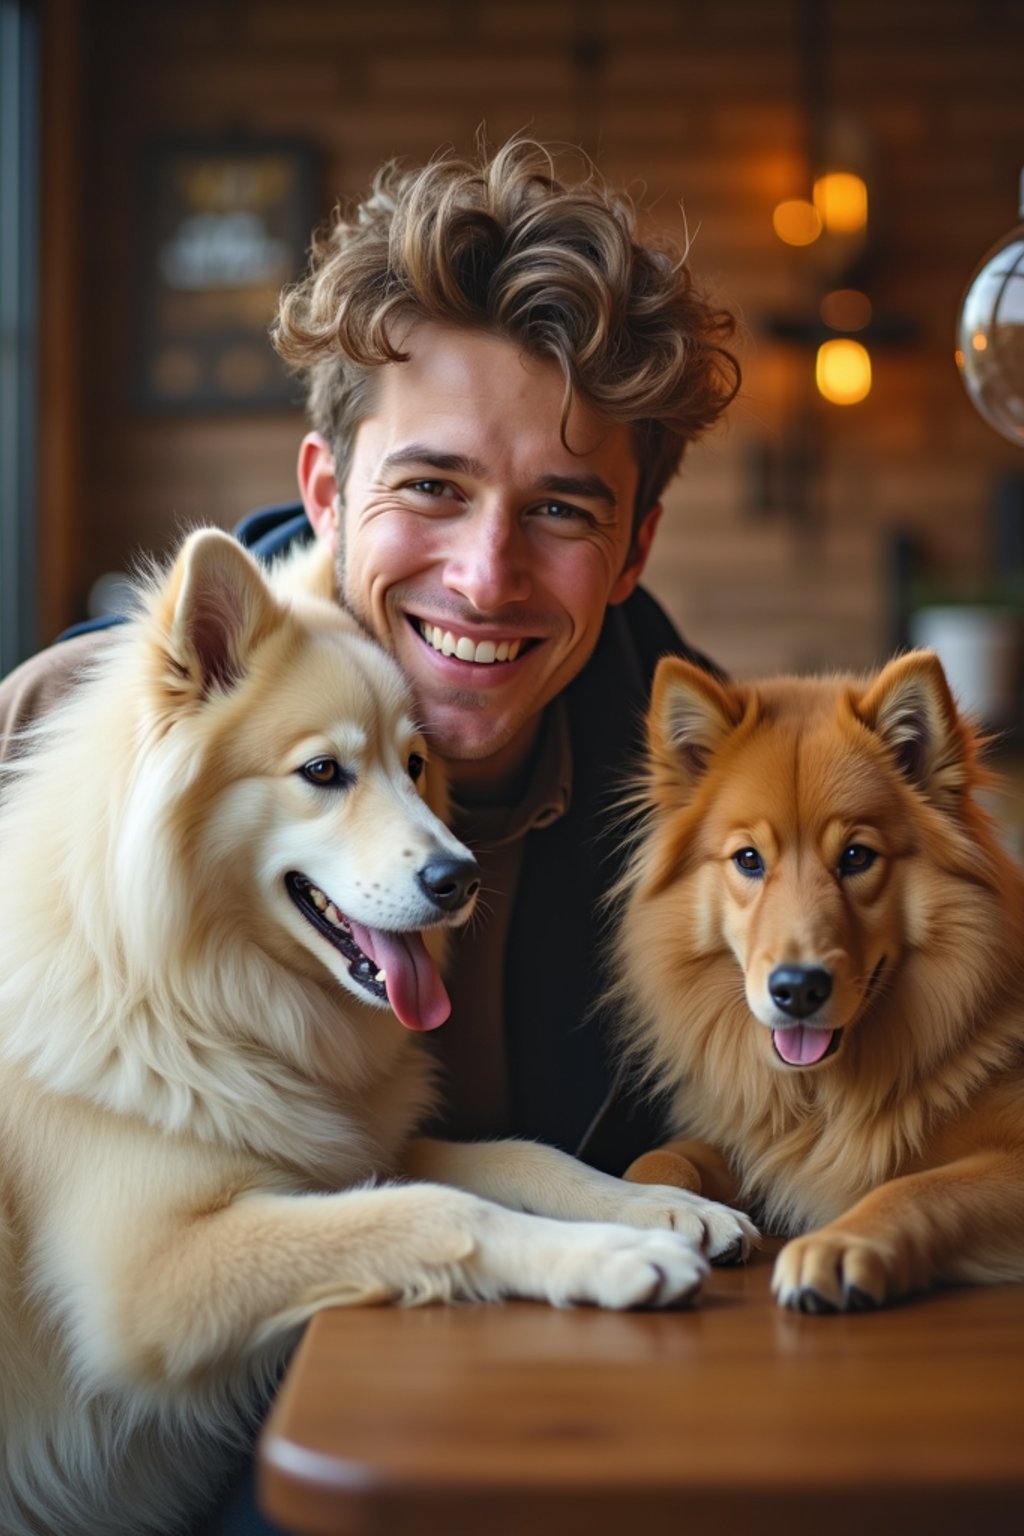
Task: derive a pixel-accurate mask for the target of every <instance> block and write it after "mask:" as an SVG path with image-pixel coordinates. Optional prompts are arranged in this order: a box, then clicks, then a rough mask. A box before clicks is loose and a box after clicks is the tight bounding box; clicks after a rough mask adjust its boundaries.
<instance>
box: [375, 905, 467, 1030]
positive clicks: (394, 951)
mask: <svg viewBox="0 0 1024 1536" xmlns="http://www.w3.org/2000/svg"><path fill="white" fill-rule="evenodd" d="M350 922H351V919H350ZM352 937H353V938H354V939H355V941H356V943H357V944H358V945H359V948H360V949H361V950H362V951H363V953H364V954H366V955H369V957H370V959H371V960H372V961H373V962H374V964H375V965H376V966H377V968H378V970H381V971H383V972H384V985H385V987H386V988H387V994H388V1002H389V1003H390V1004H391V1006H392V1008H393V1009H394V1011H395V1013H396V1014H397V1016H398V1018H399V1020H400V1021H401V1022H402V1023H403V1024H404V1025H405V1027H406V1029H436V1028H437V1027H438V1025H439V1024H443V1023H444V1021H445V1019H446V1018H447V1017H448V1015H449V1014H450V1013H451V1011H452V1005H451V1002H450V1000H449V997H448V993H447V992H446V991H445V989H444V982H443V981H442V980H441V977H440V975H439V973H438V969H437V966H436V965H435V964H434V962H433V960H432V959H431V958H430V955H429V954H428V953H427V946H426V945H425V944H424V942H423V939H422V937H421V936H420V934H418V933H385V932H384V931H383V929H380V928H364V927H363V926H362V924H361V923H355V922H353V923H352Z"/></svg>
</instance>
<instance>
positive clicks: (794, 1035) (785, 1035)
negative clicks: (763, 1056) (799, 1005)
mask: <svg viewBox="0 0 1024 1536" xmlns="http://www.w3.org/2000/svg"><path fill="white" fill-rule="evenodd" d="M832 1033H833V1032H832V1030H831V1029H811V1028H809V1027H808V1026H807V1025H806V1024H787V1025H785V1027H784V1028H782V1029H773V1030H772V1039H773V1040H774V1041H775V1049H776V1050H777V1051H778V1053H779V1055H780V1056H781V1057H782V1059H783V1061H785V1062H788V1064H789V1065H790V1066H791V1067H812V1066H813V1065H814V1063H815V1062H816V1061H820V1060H821V1058H822V1057H823V1056H824V1054H825V1052H826V1051H827V1050H828V1048H829V1046H830V1045H831V1044H832Z"/></svg>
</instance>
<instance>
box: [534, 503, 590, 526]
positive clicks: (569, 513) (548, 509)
mask: <svg viewBox="0 0 1024 1536" xmlns="http://www.w3.org/2000/svg"><path fill="white" fill-rule="evenodd" d="M537 510H538V512H540V513H541V514H542V515H543V516H544V517H550V518H552V519H553V520H555V521H557V522H562V523H571V522H574V521H576V520H577V519H579V518H582V519H583V520H584V521H586V520H587V519H588V517H589V514H588V513H586V512H584V510H583V508H582V507H574V506H571V505H570V504H569V503H568V502H566V501H545V502H542V503H541V505H540V506H539V507H538V508H537Z"/></svg>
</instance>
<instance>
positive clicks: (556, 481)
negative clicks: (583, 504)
mask: <svg viewBox="0 0 1024 1536" xmlns="http://www.w3.org/2000/svg"><path fill="white" fill-rule="evenodd" d="M537 489H538V490H540V491H551V492H553V493H554V494H555V495H558V496H581V497H582V498H583V499H584V501H606V502H607V503H608V505H609V506H610V507H617V506H618V504H619V498H618V497H617V496H616V494H615V492H614V491H613V490H612V488H611V486H610V485H609V484H608V482H607V481H606V480H602V479H601V476H600V475H542V476H541V478H540V480H539V481H538V483H537Z"/></svg>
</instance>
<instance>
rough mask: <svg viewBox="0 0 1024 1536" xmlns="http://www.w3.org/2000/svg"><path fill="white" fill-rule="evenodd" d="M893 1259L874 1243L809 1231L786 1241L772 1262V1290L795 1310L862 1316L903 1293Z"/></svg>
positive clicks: (849, 1235) (885, 1250)
mask: <svg viewBox="0 0 1024 1536" xmlns="http://www.w3.org/2000/svg"><path fill="white" fill-rule="evenodd" d="M897 1271H898V1265H897V1263H896V1256H895V1255H894V1254H893V1253H892V1252H891V1250H890V1249H889V1248H888V1247H887V1246H886V1245H883V1244H881V1243H879V1242H874V1241H870V1240H869V1239H867V1238H864V1237H859V1236H856V1235H854V1234H852V1233H843V1232H829V1231H827V1230H826V1231H822V1232H812V1233H811V1234H810V1236H808V1237H798V1238H795V1239H794V1240H793V1242H791V1243H787V1244H786V1246H785V1248H783V1250H782V1252H781V1253H780V1254H779V1256H778V1258H777V1259H776V1261H775V1273H774V1274H773V1276H772V1291H773V1292H774V1294H775V1297H776V1299H777V1301H778V1302H779V1305H780V1306H783V1307H790V1308H792V1309H793V1310H794V1311H796V1312H866V1311H870V1310H871V1309H872V1308H875V1307H881V1306H884V1305H885V1303H886V1302H888V1301H892V1300H893V1299H894V1298H895V1297H896V1296H898V1295H900V1294H901V1293H902V1291H903V1290H904V1289H905V1287H904V1285H903V1284H902V1282H901V1279H900V1277H899V1275H898V1273H897Z"/></svg>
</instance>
